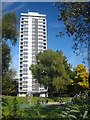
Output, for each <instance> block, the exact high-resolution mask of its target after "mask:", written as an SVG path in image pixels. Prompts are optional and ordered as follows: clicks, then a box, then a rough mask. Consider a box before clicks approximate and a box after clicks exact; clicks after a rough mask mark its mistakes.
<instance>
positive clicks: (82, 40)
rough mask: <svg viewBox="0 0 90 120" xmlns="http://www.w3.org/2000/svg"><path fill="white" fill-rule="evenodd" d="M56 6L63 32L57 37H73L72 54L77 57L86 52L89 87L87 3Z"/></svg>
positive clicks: (58, 4)
mask: <svg viewBox="0 0 90 120" xmlns="http://www.w3.org/2000/svg"><path fill="white" fill-rule="evenodd" d="M55 5H57V6H58V10H59V14H58V20H59V21H63V23H64V30H63V31H60V32H59V34H58V36H62V35H64V34H67V35H68V36H69V37H70V36H73V40H74V45H73V47H72V48H73V50H74V52H75V53H76V54H77V55H79V54H80V53H82V55H84V54H83V53H84V51H88V53H87V56H88V57H87V58H88V69H89V77H88V78H89V85H90V47H89V46H90V39H89V32H90V31H89V21H90V17H89V9H90V5H89V2H66V3H60V2H58V3H57V4H55Z"/></svg>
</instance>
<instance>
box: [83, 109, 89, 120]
mask: <svg viewBox="0 0 90 120" xmlns="http://www.w3.org/2000/svg"><path fill="white" fill-rule="evenodd" d="M87 114H88V111H85V113H84V115H83V120H84V119H85V118H87Z"/></svg>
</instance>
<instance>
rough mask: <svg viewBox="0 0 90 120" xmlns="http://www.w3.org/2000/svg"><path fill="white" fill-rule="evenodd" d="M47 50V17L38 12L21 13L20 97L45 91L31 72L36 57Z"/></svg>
mask: <svg viewBox="0 0 90 120" xmlns="http://www.w3.org/2000/svg"><path fill="white" fill-rule="evenodd" d="M46 49H47V29H46V15H44V14H39V13H36V12H28V13H21V18H20V42H19V96H25V95H26V94H27V93H28V92H32V93H37V92H40V91H45V89H44V87H40V85H39V84H38V83H36V82H35V79H33V78H32V73H31V71H30V70H29V67H30V65H31V64H36V55H37V53H39V52H43V51H45V50H46Z"/></svg>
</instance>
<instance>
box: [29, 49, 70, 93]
mask: <svg viewBox="0 0 90 120" xmlns="http://www.w3.org/2000/svg"><path fill="white" fill-rule="evenodd" d="M36 61H37V63H36V64H35V65H33V64H32V65H31V67H30V70H31V71H32V73H33V77H34V78H35V79H36V80H37V81H38V82H39V83H40V84H43V85H44V86H45V87H48V92H49V95H52V92H54V91H55V92H60V91H63V90H66V88H67V85H68V84H69V83H70V77H69V75H68V74H67V72H66V70H65V64H64V61H65V59H64V58H63V55H62V52H61V51H57V52H53V51H52V50H47V51H45V52H43V53H39V54H38V55H37V58H36Z"/></svg>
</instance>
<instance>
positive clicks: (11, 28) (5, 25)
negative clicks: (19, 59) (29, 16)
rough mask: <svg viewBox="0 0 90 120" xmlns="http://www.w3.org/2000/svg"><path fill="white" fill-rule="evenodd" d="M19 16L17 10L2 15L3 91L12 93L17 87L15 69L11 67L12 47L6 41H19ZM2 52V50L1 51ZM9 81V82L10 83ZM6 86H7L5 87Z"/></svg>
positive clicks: (14, 42) (13, 42) (13, 43)
mask: <svg viewBox="0 0 90 120" xmlns="http://www.w3.org/2000/svg"><path fill="white" fill-rule="evenodd" d="M17 25H18V17H17V15H16V12H8V13H5V14H4V15H3V16H2V93H3V94H12V93H14V90H16V89H15V82H13V79H14V77H15V74H14V73H15V71H14V70H12V69H10V68H9V67H10V62H11V55H10V51H11V50H10V47H9V46H8V45H7V43H6V41H8V40H10V41H11V43H12V45H15V44H16V42H17V36H18V30H17ZM0 45H1V44H0ZM0 53H1V51H0ZM8 83H9V84H8ZM7 84H8V85H7ZM5 86H6V87H5Z"/></svg>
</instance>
